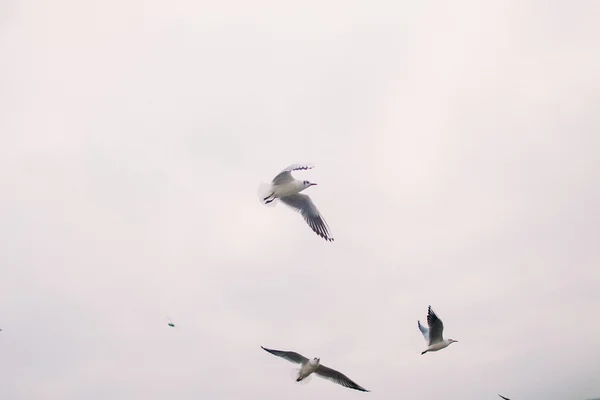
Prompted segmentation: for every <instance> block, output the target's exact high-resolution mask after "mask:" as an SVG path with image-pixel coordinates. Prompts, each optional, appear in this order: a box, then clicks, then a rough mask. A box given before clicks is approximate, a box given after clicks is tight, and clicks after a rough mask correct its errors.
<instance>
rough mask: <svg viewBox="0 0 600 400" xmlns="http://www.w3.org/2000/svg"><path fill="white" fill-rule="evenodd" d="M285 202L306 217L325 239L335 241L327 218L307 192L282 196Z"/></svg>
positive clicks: (309, 224)
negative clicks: (326, 220)
mask: <svg viewBox="0 0 600 400" xmlns="http://www.w3.org/2000/svg"><path fill="white" fill-rule="evenodd" d="M280 200H281V201H282V202H283V204H285V205H287V206H288V207H291V208H293V209H294V210H296V211H298V212H299V213H300V214H302V217H304V220H305V221H306V223H307V224H308V226H310V228H311V229H312V230H313V231H314V232H315V233H316V234H317V235H319V236H321V237H322V238H323V239H325V240H327V241H329V242H333V238H332V237H331V235H330V233H329V226H328V225H327V222H325V219H324V218H323V216H322V215H321V213H320V212H319V210H318V209H317V207H316V206H315V205H314V203H313V202H312V200H311V199H310V197H308V196H307V195H305V194H301V193H299V194H294V195H292V196H285V197H281V198H280Z"/></svg>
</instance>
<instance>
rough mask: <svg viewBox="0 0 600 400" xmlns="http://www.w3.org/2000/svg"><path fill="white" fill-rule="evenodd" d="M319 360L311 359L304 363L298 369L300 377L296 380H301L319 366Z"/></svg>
mask: <svg viewBox="0 0 600 400" xmlns="http://www.w3.org/2000/svg"><path fill="white" fill-rule="evenodd" d="M319 363H320V362H319V360H315V359H313V360H309V361H308V362H307V363H304V364H302V366H301V367H300V370H299V371H298V378H297V379H296V381H298V382H299V381H301V380H303V379H304V378H306V377H307V376H309V375H310V374H312V373H313V372H315V371H316V370H317V368H319Z"/></svg>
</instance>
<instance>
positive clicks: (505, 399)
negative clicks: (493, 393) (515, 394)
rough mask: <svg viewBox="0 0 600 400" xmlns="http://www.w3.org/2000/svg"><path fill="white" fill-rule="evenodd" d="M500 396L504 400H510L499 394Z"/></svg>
mask: <svg viewBox="0 0 600 400" xmlns="http://www.w3.org/2000/svg"><path fill="white" fill-rule="evenodd" d="M498 396H500V397H502V398H503V399H504V400H510V399H509V398H508V397H504V396H502V395H501V394H499V395H498Z"/></svg>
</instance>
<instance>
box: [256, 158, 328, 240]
mask: <svg viewBox="0 0 600 400" xmlns="http://www.w3.org/2000/svg"><path fill="white" fill-rule="evenodd" d="M312 168H313V165H311V164H293V165H290V166H289V167H287V168H286V169H284V170H283V171H281V172H280V173H279V174H277V176H276V177H275V178H273V181H272V182H271V183H261V184H260V185H259V186H258V197H259V199H260V201H261V202H262V203H263V204H271V203H273V202H274V201H275V200H276V199H279V200H281V201H282V202H283V204H285V205H286V206H288V207H290V208H292V209H294V210H295V211H298V212H299V213H300V214H302V217H304V220H305V221H306V223H307V224H308V226H310V228H311V229H312V230H313V231H314V232H315V233H316V234H317V235H319V236H321V237H322V238H323V239H325V240H327V241H329V242H333V238H332V237H331V235H330V233H329V226H328V225H327V222H325V219H324V218H323V216H322V215H321V213H320V212H319V210H318V209H317V207H316V206H315V205H314V203H313V202H312V200H311V199H310V197H308V196H307V195H305V194H300V192H301V191H303V190H304V189H306V188H309V187H311V186H315V185H316V183H312V182H309V181H300V180H298V179H294V177H293V176H292V171H298V170H307V169H312ZM273 205H275V203H273Z"/></svg>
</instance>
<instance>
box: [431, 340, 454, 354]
mask: <svg viewBox="0 0 600 400" xmlns="http://www.w3.org/2000/svg"><path fill="white" fill-rule="evenodd" d="M450 343H452V342H450V341H449V340H448V339H444V340H442V341H441V342H438V343H434V344H432V345H430V346H427V351H438V350H441V349H444V348H446V347H448V346H450Z"/></svg>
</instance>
